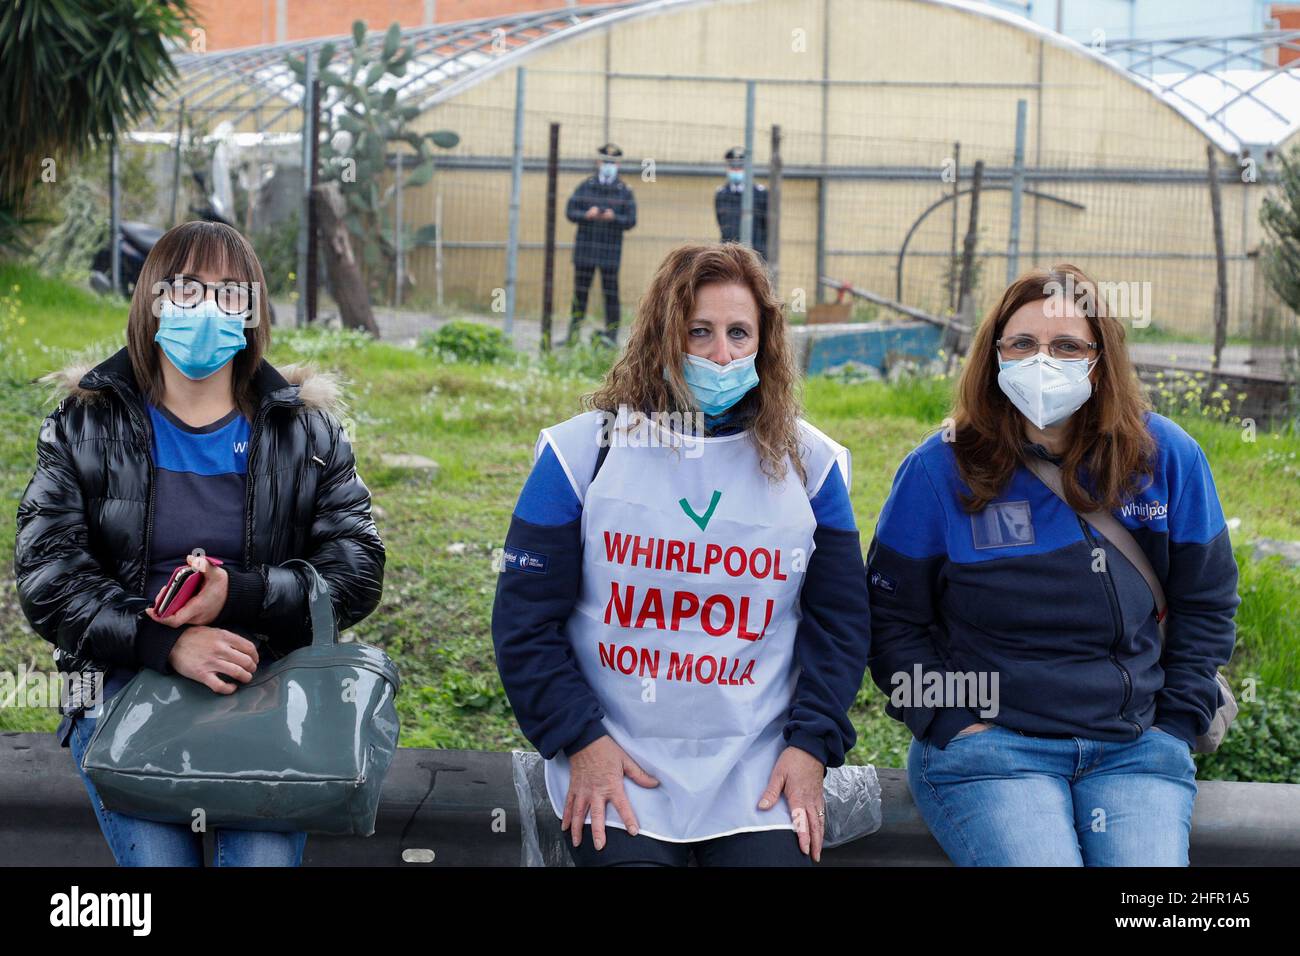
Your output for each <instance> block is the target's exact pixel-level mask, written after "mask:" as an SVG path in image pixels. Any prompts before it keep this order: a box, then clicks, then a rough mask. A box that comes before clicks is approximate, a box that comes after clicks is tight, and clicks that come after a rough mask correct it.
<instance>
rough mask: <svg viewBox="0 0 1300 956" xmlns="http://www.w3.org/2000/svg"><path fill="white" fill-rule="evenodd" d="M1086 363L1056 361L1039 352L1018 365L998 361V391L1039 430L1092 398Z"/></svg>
mask: <svg viewBox="0 0 1300 956" xmlns="http://www.w3.org/2000/svg"><path fill="white" fill-rule="evenodd" d="M1092 366H1093V363H1092V362H1090V361H1088V360H1087V359H1057V358H1051V357H1049V356H1047V355H1044V354H1043V353H1042V352H1039V353H1038V354H1037V355H1032V356H1030V357H1029V358H1027V359H1021V360H1019V361H1010V362H1008V361H1005V360H1002V359H999V360H998V368H999V369H1000V371H999V372H998V387H999V388H1001V389H1002V391H1003V393H1004V394H1005V395H1006V396H1007V398H1009V399H1011V404H1013V405H1015V406H1016V408H1018V409H1019V410H1020V413H1021V414H1022V415H1024V416H1025V418H1027V419H1029V420H1030V421H1031V422H1033V423H1034V424H1035V425H1037V426H1038V427H1039V428H1051V427H1052V426H1053V425H1059V424H1061V422H1063V421H1065V420H1067V419H1068V418H1069V417H1070V416H1071V415H1073V414H1074V413H1075V412H1076V411H1078V410H1079V409H1080V408H1081V407H1083V403H1084V402H1086V401H1087V400H1088V399H1089V398H1091V397H1092V381H1091V380H1090V379H1089V378H1088V373H1089V372H1090V371H1091V370H1092Z"/></svg>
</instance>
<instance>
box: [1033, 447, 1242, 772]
mask: <svg viewBox="0 0 1300 956" xmlns="http://www.w3.org/2000/svg"><path fill="white" fill-rule="evenodd" d="M1026 464H1027V465H1028V466H1029V470H1030V471H1032V472H1033V473H1034V474H1035V475H1037V476H1038V478H1039V480H1040V481H1042V483H1043V484H1045V485H1047V487H1048V488H1050V489H1051V490H1052V493H1053V494H1054V495H1056V497H1058V498H1060V499H1061V500H1062V501H1065V491H1064V489H1063V488H1062V486H1061V469H1060V467H1059V466H1058V465H1054V464H1052V462H1050V461H1047V460H1046V459H1043V458H1039V457H1038V456H1037V455H1034V454H1032V453H1031V454H1030V455H1029V456H1028V460H1027V461H1026ZM1065 503H1066V506H1067V507H1069V504H1070V503H1069V502H1068V501H1065ZM1070 510H1072V511H1073V510H1074V509H1073V508H1071V509H1070ZM1076 514H1078V515H1079V517H1080V518H1082V519H1083V520H1084V521H1086V522H1088V524H1090V525H1092V527H1093V528H1094V529H1095V530H1097V531H1099V532H1100V533H1101V534H1102V535H1103V536H1104V537H1105V538H1106V540H1107V541H1109V542H1110V543H1111V544H1113V545H1114V546H1115V547H1116V548H1118V549H1119V552H1120V554H1122V555H1124V557H1126V558H1128V560H1129V563H1130V564H1132V565H1133V567H1135V568H1137V572H1138V574H1140V575H1142V580H1144V581H1146V583H1147V587H1149V588H1150V589H1151V596H1152V597H1153V598H1155V602H1156V621H1157V623H1158V625H1159V628H1160V649H1161V651H1162V652H1163V651H1164V645H1165V620H1166V613H1167V612H1168V610H1169V605H1168V603H1167V602H1166V601H1165V589H1164V586H1163V585H1161V583H1160V579H1159V578H1158V577H1156V569H1155V568H1153V567H1152V566H1151V560H1150V559H1149V558H1148V557H1147V556H1146V552H1145V551H1143V550H1142V547H1141V546H1140V545H1139V544H1138V543H1137V539H1136V538H1134V537H1133V534H1132V532H1130V531H1129V530H1128V528H1126V527H1124V525H1123V524H1121V523H1120V521H1119V519H1118V518H1116V517H1115V516H1114V515H1113V514H1111V513H1110V512H1109V511H1089V512H1087V513H1084V512H1076ZM1214 678H1215V680H1216V681H1218V684H1219V699H1220V700H1221V701H1222V703H1220V704H1219V706H1218V708H1217V709H1216V710H1215V712H1214V716H1213V717H1212V718H1211V720H1210V729H1209V730H1207V731H1206V732H1205V733H1203V734H1199V735H1198V736H1197V738H1196V746H1195V747H1194V748H1193V749H1194V750H1195V751H1196V752H1197V753H1198V754H1212V753H1214V752H1215V751H1216V750H1218V749H1219V744H1221V743H1223V738H1224V737H1225V736H1226V735H1227V733H1228V728H1229V727H1230V726H1232V722H1233V720H1235V719H1236V717H1237V698H1235V697H1233V696H1232V685H1231V684H1229V683H1228V678H1226V677H1224V676H1223V675H1222V674H1221V673H1219V671H1218V670H1217V669H1216V670H1215V672H1214Z"/></svg>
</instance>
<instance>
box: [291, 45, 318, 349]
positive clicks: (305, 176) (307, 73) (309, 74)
mask: <svg viewBox="0 0 1300 956" xmlns="http://www.w3.org/2000/svg"><path fill="white" fill-rule="evenodd" d="M302 58H303V67H304V69H303V83H302V215H301V218H300V219H299V221H298V283H297V285H298V301H297V302H295V303H294V324H295V325H297V326H298V328H302V327H303V326H304V325H306V324H307V269H308V265H307V240H308V238H309V235H310V233H311V198H312V197H311V162H312V136H313V135H314V133H315V131H316V123H315V122H314V117H313V116H312V115H311V113H312V104H311V101H312V95H311V93H312V84H313V83H314V82H315V80H316V58H315V57H314V56H312V51H311V50H308V51H307V52H305V53H304V54H303V57H302Z"/></svg>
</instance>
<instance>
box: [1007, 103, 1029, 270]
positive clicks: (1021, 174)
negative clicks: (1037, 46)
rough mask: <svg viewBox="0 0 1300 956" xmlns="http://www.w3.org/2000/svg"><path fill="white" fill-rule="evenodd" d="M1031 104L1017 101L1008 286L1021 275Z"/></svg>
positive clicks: (1008, 250) (1009, 233)
mask: <svg viewBox="0 0 1300 956" xmlns="http://www.w3.org/2000/svg"><path fill="white" fill-rule="evenodd" d="M1028 109H1029V103H1028V101H1026V100H1016V153H1015V159H1014V160H1013V161H1012V165H1011V226H1010V229H1009V231H1008V235H1007V285H1010V284H1011V283H1012V282H1014V281H1015V280H1016V276H1018V275H1020V207H1021V200H1022V199H1023V197H1024V193H1025V117H1026V115H1027V113H1028Z"/></svg>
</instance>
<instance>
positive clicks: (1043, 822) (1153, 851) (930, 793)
mask: <svg viewBox="0 0 1300 956" xmlns="http://www.w3.org/2000/svg"><path fill="white" fill-rule="evenodd" d="M907 780H908V784H909V785H910V787H911V789H912V798H913V799H914V800H915V801H916V806H917V808H918V809H919V810H920V811H921V816H922V817H923V818H924V820H925V822H926V825H927V826H928V827H929V828H930V832H931V833H933V834H934V836H935V839H936V840H938V841H939V844H940V846H942V847H943V849H944V852H945V853H947V854H948V857H949V859H951V860H952V861H953V862H954V863H956V864H957V865H958V866H1187V845H1188V840H1189V837H1190V835H1191V829H1192V805H1193V804H1194V803H1195V801H1196V764H1195V762H1194V761H1193V760H1192V753H1191V750H1190V748H1189V747H1188V746H1187V744H1186V743H1185V742H1184V741H1183V740H1181V739H1180V738H1178V737H1175V736H1173V735H1172V734H1169V733H1166V732H1165V731H1163V730H1156V729H1154V728H1153V729H1151V730H1148V731H1146V732H1145V733H1143V734H1142V736H1140V737H1138V738H1137V740H1132V741H1127V742H1119V743H1112V742H1110V741H1102V740H1090V739H1087V738H1083V737H1067V738H1063V739H1055V738H1046V737H1030V736H1026V735H1023V734H1021V733H1019V732H1018V731H1015V730H1011V729H1009V728H1007V727H1000V726H997V725H994V726H992V727H990V728H989V729H988V730H984V731H977V732H973V733H962V734H958V735H957V736H956V737H954V738H953V739H952V740H951V741H949V742H948V746H947V747H946V748H945V749H942V750H941V749H939V748H938V747H936V746H934V745H933V744H931V743H930V742H929V741H919V740H913V741H912V745H911V749H910V750H909V751H908V755H907Z"/></svg>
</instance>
